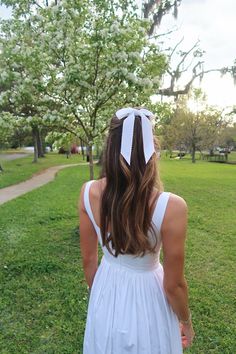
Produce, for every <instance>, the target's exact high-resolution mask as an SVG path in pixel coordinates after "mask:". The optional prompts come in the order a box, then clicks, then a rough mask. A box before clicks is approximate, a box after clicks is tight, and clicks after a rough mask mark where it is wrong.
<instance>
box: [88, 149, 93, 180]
mask: <svg viewBox="0 0 236 354" xmlns="http://www.w3.org/2000/svg"><path fill="white" fill-rule="evenodd" d="M88 156H89V172H90V180H91V179H93V178H94V171H93V150H92V145H89V146H88Z"/></svg>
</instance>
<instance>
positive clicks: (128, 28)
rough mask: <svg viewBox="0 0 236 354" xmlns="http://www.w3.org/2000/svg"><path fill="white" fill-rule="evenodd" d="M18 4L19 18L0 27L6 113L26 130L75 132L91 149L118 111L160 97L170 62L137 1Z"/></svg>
mask: <svg viewBox="0 0 236 354" xmlns="http://www.w3.org/2000/svg"><path fill="white" fill-rule="evenodd" d="M14 3H15V17H14V18H13V19H12V20H8V21H2V25H1V31H2V36H1V47H2V53H1V58H0V60H1V61H0V63H1V65H2V66H3V67H4V71H3V73H2V75H1V80H0V85H2V91H3V92H2V94H1V100H0V107H1V108H2V110H6V111H10V112H11V113H12V114H14V115H15V116H17V117H19V116H21V117H24V119H25V124H26V123H29V124H34V125H35V124H36V123H37V124H38V125H41V124H44V125H47V126H49V127H52V129H59V130H60V129H61V130H63V131H70V132H71V133H73V134H75V135H77V136H80V137H82V138H83V139H84V140H85V141H86V144H87V145H89V146H92V145H93V144H94V142H95V139H99V138H100V139H101V136H102V135H103V132H104V131H105V130H106V129H107V125H108V120H110V118H111V116H112V115H113V114H114V112H115V110H116V109H117V108H119V107H121V106H123V105H125V104H126V105H129V104H130V105H142V104H146V103H147V102H149V97H150V95H151V94H152V93H154V92H155V91H156V90H157V89H158V87H159V84H160V77H161V75H162V74H163V72H164V70H165V68H166V61H165V56H164V55H163V54H161V52H160V50H159V48H158V46H157V45H156V44H154V43H151V42H150V41H149V40H148V37H147V35H146V33H147V30H148V28H149V26H150V21H149V20H147V19H140V18H138V17H137V15H136V11H135V6H134V5H133V4H134V2H133V1H131V0H130V1H129V0H127V1H126V0H123V1H109V2H107V1H105V0H103V1H100V0H97V1H90V0H77V1H60V2H58V4H57V5H55V4H54V2H52V4H51V6H46V7H44V8H43V7H42V8H40V7H32V6H28V7H27V4H26V2H24V1H22V2H21V5H22V6H21V7H19V6H18V5H17V3H16V2H14ZM32 4H33V3H28V5H32ZM19 11H20V13H21V16H20V15H19ZM58 28H60V31H59V30H58ZM4 63H5V65H4ZM81 135H82V136H81Z"/></svg>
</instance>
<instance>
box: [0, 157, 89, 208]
mask: <svg viewBox="0 0 236 354" xmlns="http://www.w3.org/2000/svg"><path fill="white" fill-rule="evenodd" d="M84 164H86V165H87V163H83V162H82V163H73V164H67V165H59V166H53V167H49V168H47V169H46V170H43V171H41V172H39V173H37V174H36V175H34V176H33V177H31V178H30V179H28V180H27V181H24V182H20V183H17V184H14V185H13V186H9V187H5V188H2V189H0V205H1V204H4V203H6V202H8V201H9V200H12V199H15V198H17V197H19V196H20V195H22V194H25V193H28V192H30V191H32V190H33V189H36V188H38V187H41V186H43V185H44V184H46V183H48V182H50V181H52V180H53V179H54V178H55V176H56V174H57V172H58V171H59V170H61V169H62V168H66V167H72V166H78V165H84Z"/></svg>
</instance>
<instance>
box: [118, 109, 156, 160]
mask: <svg viewBox="0 0 236 354" xmlns="http://www.w3.org/2000/svg"><path fill="white" fill-rule="evenodd" d="M116 116H117V118H118V119H122V118H125V117H127V118H126V119H125V120H124V122H123V128H122V137H121V149H120V153H121V155H122V156H123V157H124V158H125V160H126V161H127V162H128V164H129V165H130V159H131V150H132V143H133V133H134V120H135V117H137V116H139V117H141V123H142V135H143V151H144V157H145V161H146V163H148V161H149V159H150V158H151V156H152V155H153V153H154V152H155V148H154V142H153V134H152V123H151V121H150V119H148V118H147V117H152V116H153V113H152V112H149V111H148V110H146V109H135V108H130V107H128V108H122V109H120V110H119V111H117V112H116Z"/></svg>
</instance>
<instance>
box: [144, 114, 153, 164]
mask: <svg viewBox="0 0 236 354" xmlns="http://www.w3.org/2000/svg"><path fill="white" fill-rule="evenodd" d="M142 135H143V151H144V157H145V161H146V163H148V161H149V160H150V158H151V157H152V155H153V154H154V152H155V148H154V142H153V134H152V124H151V122H150V120H149V119H148V118H147V117H146V116H145V115H144V114H142Z"/></svg>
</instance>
